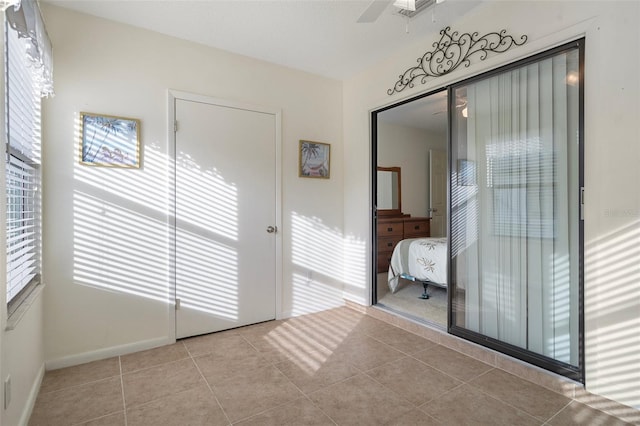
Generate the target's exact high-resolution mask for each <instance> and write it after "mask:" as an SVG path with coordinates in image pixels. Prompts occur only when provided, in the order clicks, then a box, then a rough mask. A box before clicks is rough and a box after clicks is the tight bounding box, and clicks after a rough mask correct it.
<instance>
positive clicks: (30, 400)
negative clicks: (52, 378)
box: [19, 364, 45, 426]
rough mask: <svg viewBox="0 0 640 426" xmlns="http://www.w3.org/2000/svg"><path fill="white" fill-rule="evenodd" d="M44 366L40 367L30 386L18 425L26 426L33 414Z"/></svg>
mask: <svg viewBox="0 0 640 426" xmlns="http://www.w3.org/2000/svg"><path fill="white" fill-rule="evenodd" d="M44 372H45V365H44V364H42V365H41V366H40V370H39V371H38V375H37V376H36V379H35V380H34V381H33V384H32V385H31V390H30V391H29V396H28V397H27V400H26V401H25V404H24V409H23V410H22V416H20V423H19V424H20V425H21V426H27V424H28V423H29V419H30V418H31V413H32V412H33V407H34V406H35V405H36V399H37V398H38V393H39V392H40V385H41V384H42V379H43V378H44Z"/></svg>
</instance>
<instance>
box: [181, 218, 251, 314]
mask: <svg viewBox="0 0 640 426" xmlns="http://www.w3.org/2000/svg"><path fill="white" fill-rule="evenodd" d="M176 278H177V280H178V282H179V285H178V286H176V297H178V298H179V299H180V302H181V305H182V308H183V309H184V308H190V309H194V310H197V311H200V312H206V313H209V314H213V315H216V316H217V317H221V318H227V319H231V320H234V319H237V317H238V294H237V287H238V255H237V252H236V250H235V249H234V248H233V247H230V246H228V245H225V244H222V243H220V242H219V241H216V240H215V239H210V238H207V237H204V236H202V235H200V234H196V233H192V232H188V231H186V230H184V229H177V230H176Z"/></svg>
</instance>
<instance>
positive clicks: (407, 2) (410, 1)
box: [393, 0, 416, 12]
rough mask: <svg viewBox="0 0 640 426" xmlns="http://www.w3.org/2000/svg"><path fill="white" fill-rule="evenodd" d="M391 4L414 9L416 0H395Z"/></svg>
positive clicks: (400, 7)
mask: <svg viewBox="0 0 640 426" xmlns="http://www.w3.org/2000/svg"><path fill="white" fill-rule="evenodd" d="M393 5H394V6H395V7H397V8H398V9H402V10H409V11H411V12H415V11H416V0H395V1H394V2H393Z"/></svg>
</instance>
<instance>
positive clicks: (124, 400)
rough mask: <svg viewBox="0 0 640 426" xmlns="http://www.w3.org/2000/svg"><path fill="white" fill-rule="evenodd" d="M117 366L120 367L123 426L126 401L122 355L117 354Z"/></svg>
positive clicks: (125, 416) (125, 424) (125, 419)
mask: <svg viewBox="0 0 640 426" xmlns="http://www.w3.org/2000/svg"><path fill="white" fill-rule="evenodd" d="M118 368H119V369H120V388H121V389H122V408H123V412H124V426H127V401H126V399H125V398H124V378H123V377H122V357H120V356H118Z"/></svg>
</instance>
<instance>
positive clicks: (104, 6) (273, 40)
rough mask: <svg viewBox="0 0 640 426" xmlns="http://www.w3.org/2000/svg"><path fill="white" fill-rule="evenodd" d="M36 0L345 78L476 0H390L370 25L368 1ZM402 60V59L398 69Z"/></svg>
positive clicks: (443, 23)
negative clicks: (417, 4)
mask: <svg viewBox="0 0 640 426" xmlns="http://www.w3.org/2000/svg"><path fill="white" fill-rule="evenodd" d="M41 1H44V2H46V3H50V4H54V5H56V6H61V7H65V8H69V9H73V10H76V11H79V12H84V13H88V14H91V15H95V16H100V17H103V18H107V19H111V20H114V21H118V22H122V23H126V24H130V25H134V26H137V27H141V28H146V29H149V30H152V31H157V32H159V33H163V34H167V35H170V36H174V37H178V38H181V39H185V40H190V41H194V42H197V43H202V44H205V45H209V46H213V47H217V48H220V49H224V50H227V51H231V52H235V53H239V54H242V55H246V56H250V57H253V58H258V59H262V60H265V61H269V62H273V63H276V64H280V65H284V66H287V67H291V68H295V69H299V70H303V71H308V72H311V73H314V74H319V75H323V76H326V77H331V78H336V79H345V78H348V77H350V76H353V75H354V74H356V73H358V72H360V71H362V70H364V69H366V68H368V67H370V66H372V65H374V64H375V63H377V62H379V61H381V60H382V59H384V58H385V57H388V56H389V55H390V54H392V53H393V51H394V49H396V48H397V47H398V46H399V45H402V44H403V43H413V42H415V41H416V40H418V39H420V38H422V37H424V36H425V35H428V34H437V33H438V31H440V30H441V29H442V28H444V27H445V26H447V25H449V24H450V23H451V22H452V21H454V20H455V19H456V18H457V17H460V16H462V15H463V14H465V13H466V12H468V11H469V10H470V9H471V8H473V7H475V6H477V5H478V4H479V3H480V1H481V0H448V1H445V2H444V3H441V4H438V5H435V6H432V7H430V8H428V9H427V10H426V11H425V12H423V13H421V14H420V15H418V16H416V17H414V18H412V19H411V20H409V21H407V19H406V18H404V17H403V16H401V15H398V14H397V10H398V9H396V8H395V7H394V6H393V5H392V4H391V3H392V2H391V1H390V0H388V1H389V5H388V6H387V8H386V9H385V11H384V12H383V14H382V15H381V16H380V17H379V18H378V19H377V20H376V21H375V22H373V23H368V24H367V23H357V22H356V21H357V19H358V17H359V16H360V15H361V14H362V12H363V11H364V10H365V9H366V8H367V7H368V6H369V4H370V3H371V0H208V1H193V0H146V1H137V0H136V1H134V0H129V1H123V0H41ZM433 19H435V22H433ZM407 29H408V31H409V32H408V33H407V32H406V30H407ZM54 47H55V46H54ZM427 47H430V46H427ZM425 52H426V50H425ZM405 65H406V64H399V66H400V68H401V69H399V72H402V71H403V70H404V68H403V67H405ZM405 68H406V67H405Z"/></svg>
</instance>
